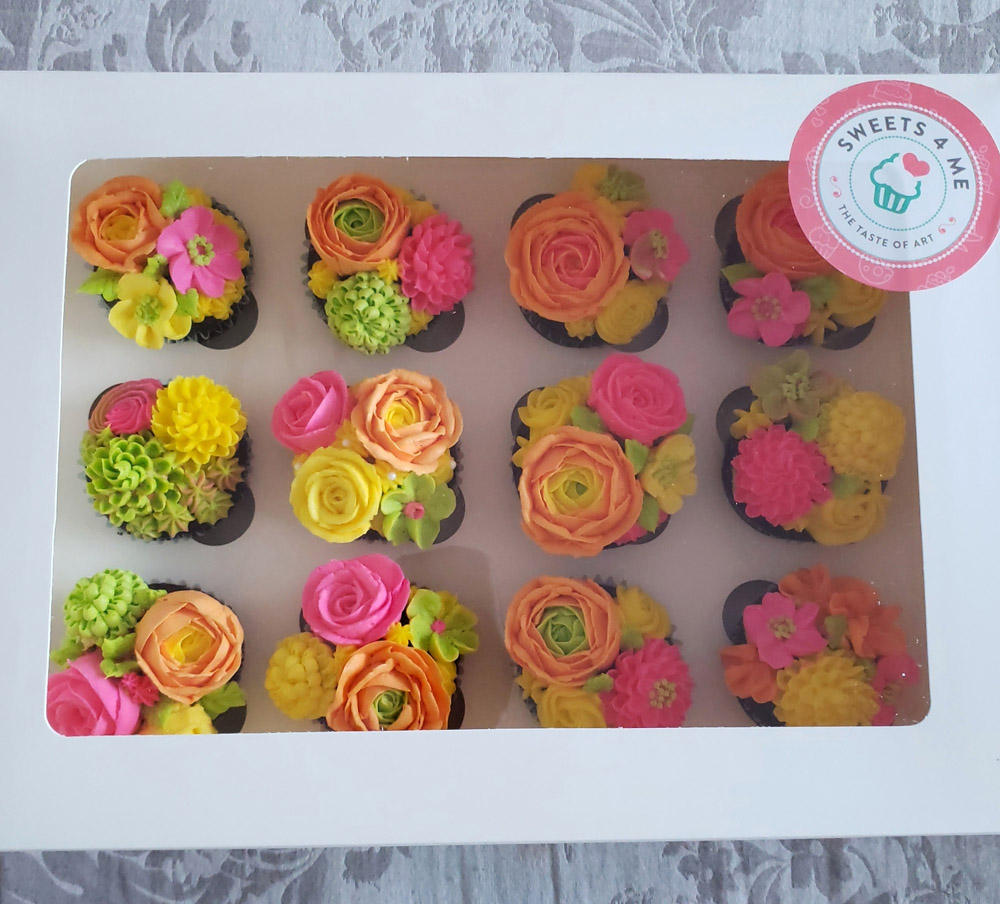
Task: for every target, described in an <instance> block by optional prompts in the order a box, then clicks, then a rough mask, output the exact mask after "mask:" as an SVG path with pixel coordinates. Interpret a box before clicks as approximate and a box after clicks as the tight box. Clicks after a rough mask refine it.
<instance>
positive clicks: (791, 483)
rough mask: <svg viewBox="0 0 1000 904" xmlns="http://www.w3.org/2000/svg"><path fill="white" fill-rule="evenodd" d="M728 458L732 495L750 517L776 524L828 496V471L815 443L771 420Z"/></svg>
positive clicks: (803, 512)
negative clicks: (730, 466)
mask: <svg viewBox="0 0 1000 904" xmlns="http://www.w3.org/2000/svg"><path fill="white" fill-rule="evenodd" d="M738 450H739V451H738V452H737V454H736V457H735V458H734V459H733V498H734V499H735V500H736V501H737V502H742V503H744V504H745V505H746V507H747V515H748V516H749V517H750V518H764V519H765V520H766V521H767V522H768V523H769V524H772V525H774V526H775V527H780V526H782V525H786V524H791V523H792V522H793V521H797V520H798V519H799V518H801V517H803V516H804V515H807V514H808V513H809V511H810V509H812V507H813V506H814V505H816V503H818V502H826V500H827V499H829V498H830V489H829V487H828V486H827V484H828V483H829V482H830V481H831V480H832V479H833V471H832V469H831V468H830V465H829V464H827V461H826V459H825V458H824V457H823V453H822V452H820V451H819V449H818V448H817V446H816V445H815V443H807V442H806V441H805V440H804V439H803V438H802V437H801V436H799V434H798V433H795V432H794V431H791V430H786V429H785V428H784V427H782V426H781V425H780V424H772V425H771V426H770V427H768V428H767V429H766V430H764V429H760V430H755V431H754V432H753V433H751V434H750V435H749V436H748V437H746V439H743V440H741V441H740V444H739V447H738Z"/></svg>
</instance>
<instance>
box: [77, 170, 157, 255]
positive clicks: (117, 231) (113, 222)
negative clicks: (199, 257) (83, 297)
mask: <svg viewBox="0 0 1000 904" xmlns="http://www.w3.org/2000/svg"><path fill="white" fill-rule="evenodd" d="M162 201H163V193H162V192H161V191H160V186H159V185H157V184H156V183H155V182H152V181H150V180H149V179H143V178H142V177H141V176H119V177H118V178H117V179H110V180H109V181H107V182H105V183H104V184H103V185H102V186H101V187H100V188H98V189H96V190H95V191H92V192H91V193H90V194H89V195H87V197H86V198H84V199H83V201H81V202H80V206H79V207H77V209H76V210H75V211H73V220H72V223H71V225H70V231H69V240H70V243H71V244H72V245H73V249H74V250H75V251H76V253H77V254H79V255H80V257H82V258H83V259H84V260H85V261H86V262H87V263H88V264H90V265H92V266H94V267H103V268H104V269H106V270H117V271H118V272H119V273H140V272H142V269H143V267H145V266H146V258H147V257H149V255H151V254H152V253H153V252H154V250H155V249H156V240H157V239H158V238H159V237H160V233H161V232H162V231H163V229H164V227H166V226H167V225H168V224H169V223H170V220H169V219H168V218H167V217H165V216H163V214H161V213H160V204H161V203H162Z"/></svg>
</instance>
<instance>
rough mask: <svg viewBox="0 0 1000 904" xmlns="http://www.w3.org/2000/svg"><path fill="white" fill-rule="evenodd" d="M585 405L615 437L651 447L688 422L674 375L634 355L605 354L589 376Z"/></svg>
mask: <svg viewBox="0 0 1000 904" xmlns="http://www.w3.org/2000/svg"><path fill="white" fill-rule="evenodd" d="M587 404H588V405H589V406H590V407H591V408H593V409H594V411H596V412H597V413H598V414H599V415H600V417H601V420H602V421H604V423H605V424H606V425H607V427H608V429H609V430H610V431H611V432H612V433H614V434H615V436H618V437H621V438H622V439H634V440H636V441H637V442H640V443H642V444H643V445H646V446H651V445H652V444H653V443H654V442H656V440H658V439H660V437H663V436H666V435H667V434H668V433H673V432H674V431H675V430H676V429H677V428H678V427H680V426H681V425H683V423H684V422H685V421H686V420H687V407H686V406H685V404H684V391H683V390H682V389H681V384H680V380H678V379H677V375H676V374H675V373H674V372H673V371H672V370H668V369H667V368H666V367H662V366H661V365H659V364H650V363H648V362H646V361H643V360H642V359H641V358H639V357H637V356H635V355H621V354H616V355H608V357H607V358H605V359H604V361H602V362H601V365H600V367H598V368H597V370H595V371H594V372H593V374H591V377H590V394H589V395H588V397H587Z"/></svg>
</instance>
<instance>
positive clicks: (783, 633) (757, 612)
mask: <svg viewBox="0 0 1000 904" xmlns="http://www.w3.org/2000/svg"><path fill="white" fill-rule="evenodd" d="M817 615H819V606H818V605H817V604H816V603H803V604H802V605H801V606H796V605H795V601H794V600H791V599H789V598H788V597H787V596H783V595H782V594H780V593H765V594H764V598H763V599H762V600H761V601H760V603H759V604H757V605H756V606H747V607H746V609H744V610H743V627H744V628H746V632H747V641H748V642H749V643H752V644H753V645H754V646H755V647H756V648H757V658H758V659H759V660H760V661H761V662H763V663H766V664H767V665H769V666H770V667H771V668H772V669H784V668H787V667H788V666H790V665H791V664H792V662H794V661H795V660H796V659H798V658H799V657H800V656H810V655H812V654H813V653H818V652H819V651H820V650H822V649H825V648H826V638H825V637H823V635H822V634H820V633H819V629H818V628H817V627H816V616H817Z"/></svg>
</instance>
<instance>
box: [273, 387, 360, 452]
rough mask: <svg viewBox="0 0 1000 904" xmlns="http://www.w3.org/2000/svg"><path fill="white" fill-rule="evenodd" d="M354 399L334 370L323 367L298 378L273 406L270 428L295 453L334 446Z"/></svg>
mask: <svg viewBox="0 0 1000 904" xmlns="http://www.w3.org/2000/svg"><path fill="white" fill-rule="evenodd" d="M353 407H354V400H353V399H352V398H351V393H350V391H349V390H348V388H347V384H346V383H345V382H344V378H343V377H342V376H341V375H340V374H339V373H337V371H335V370H321V371H318V372H317V373H314V374H313V375H312V376H309V377H302V378H301V379H299V380H296V381H295V383H294V384H292V387H291V389H289V390H288V391H287V392H286V393H285V394H284V395H283V396H282V397H281V398H280V399H278V404H277V405H275V406H274V411H273V413H272V414H271V432H272V433H273V434H274V438H275V439H276V440H277V441H278V442H279V443H281V444H282V445H283V446H285V447H287V448H289V449H291V450H292V451H293V452H295V453H297V454H298V453H302V452H313V451H315V450H316V449H319V448H320V447H321V446H332V445H333V444H334V441H335V440H336V437H337V430H339V429H340V425H341V424H342V423H343V422H344V421H345V420H346V419H347V417H348V416H349V415H350V413H351V409H352V408H353Z"/></svg>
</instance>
